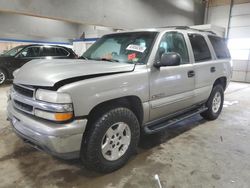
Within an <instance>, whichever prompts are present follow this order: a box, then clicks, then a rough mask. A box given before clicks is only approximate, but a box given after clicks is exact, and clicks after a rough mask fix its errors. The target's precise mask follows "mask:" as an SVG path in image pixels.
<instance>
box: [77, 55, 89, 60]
mask: <svg viewBox="0 0 250 188" xmlns="http://www.w3.org/2000/svg"><path fill="white" fill-rule="evenodd" d="M78 59H86V60H89V59H88V58H87V57H85V56H83V55H82V56H80V57H79V58H78Z"/></svg>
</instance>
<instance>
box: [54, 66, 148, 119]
mask: <svg viewBox="0 0 250 188" xmlns="http://www.w3.org/2000/svg"><path fill="white" fill-rule="evenodd" d="M58 91H59V92H66V93H69V94H70V95H71V97H72V100H73V105H74V113H75V116H76V117H80V116H86V115H88V114H89V113H90V111H91V110H92V109H93V108H94V107H95V106H97V105H98V104H100V103H103V102H105V101H109V100H112V99H117V98H121V97H125V96H137V97H139V98H140V100H141V101H142V102H146V101H148V99H149V84H148V71H147V69H146V68H145V69H140V70H135V71H133V72H129V73H121V74H115V75H109V76H103V77H96V78H91V79H86V80H82V81H77V82H74V83H70V84H67V85H64V86H62V87H61V88H59V89H58Z"/></svg>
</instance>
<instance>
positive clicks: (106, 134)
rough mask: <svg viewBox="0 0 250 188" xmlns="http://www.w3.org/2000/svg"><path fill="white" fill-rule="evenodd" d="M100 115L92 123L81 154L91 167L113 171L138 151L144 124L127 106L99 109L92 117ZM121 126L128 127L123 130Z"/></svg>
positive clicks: (88, 166)
mask: <svg viewBox="0 0 250 188" xmlns="http://www.w3.org/2000/svg"><path fill="white" fill-rule="evenodd" d="M96 118H98V119H97V120H96V121H92V123H90V124H89V125H88V126H89V130H88V131H87V134H86V135H85V136H84V137H85V139H84V138H83V142H82V148H81V154H80V156H81V160H82V162H83V164H84V165H85V166H86V167H87V168H88V169H90V170H94V171H96V172H101V173H109V172H112V171H115V170H117V169H119V168H121V167H122V166H123V165H124V164H125V163H126V162H127V161H128V160H129V158H130V157H131V155H133V154H134V153H135V152H136V149H137V144H138V141H139V138H140V126H139V122H138V119H137V118H136V116H135V114H134V113H133V112H132V111H131V110H130V109H128V108H125V107H116V108H113V109H111V110H108V111H106V112H104V113H98V114H96V116H94V118H92V119H96ZM118 127H119V128H120V129H121V130H123V129H124V131H123V132H122V131H120V132H119V131H118ZM118 132H119V135H118V134H117V133H118ZM129 135H130V139H129ZM129 140H130V141H129ZM119 141H120V142H119ZM111 142H112V143H111ZM114 145H115V146H114ZM117 152H118V153H119V154H120V156H119V155H116V154H117ZM116 157H118V158H116Z"/></svg>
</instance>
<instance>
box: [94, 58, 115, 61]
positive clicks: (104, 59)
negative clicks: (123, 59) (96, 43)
mask: <svg viewBox="0 0 250 188" xmlns="http://www.w3.org/2000/svg"><path fill="white" fill-rule="evenodd" d="M97 60H99V61H109V62H119V60H117V59H107V58H101V59H97Z"/></svg>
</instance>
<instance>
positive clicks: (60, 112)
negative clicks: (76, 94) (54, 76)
mask: <svg viewBox="0 0 250 188" xmlns="http://www.w3.org/2000/svg"><path fill="white" fill-rule="evenodd" d="M35 98H36V100H37V101H41V105H40V106H39V107H38V108H36V109H35V110H34V115H35V116H37V117H40V118H43V119H47V120H52V121H59V122H62V121H67V120H70V119H72V118H73V104H72V100H71V97H70V95H69V94H67V93H60V92H56V91H50V90H45V89H38V90H37V91H36V94H35ZM45 104H46V105H45Z"/></svg>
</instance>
